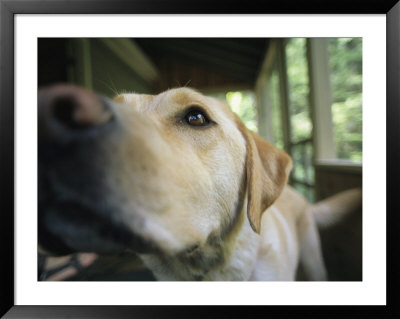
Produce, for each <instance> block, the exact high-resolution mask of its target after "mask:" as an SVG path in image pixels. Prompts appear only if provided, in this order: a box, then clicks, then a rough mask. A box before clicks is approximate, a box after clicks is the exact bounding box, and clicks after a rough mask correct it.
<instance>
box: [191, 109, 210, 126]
mask: <svg viewBox="0 0 400 319" xmlns="http://www.w3.org/2000/svg"><path fill="white" fill-rule="evenodd" d="M185 120H186V122H187V123H188V124H189V125H191V126H205V125H208V124H209V123H210V121H209V119H208V118H207V116H206V115H205V114H204V113H203V112H201V111H198V110H193V111H190V112H189V113H188V114H186V116H185Z"/></svg>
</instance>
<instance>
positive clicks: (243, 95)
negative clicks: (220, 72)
mask: <svg viewBox="0 0 400 319" xmlns="http://www.w3.org/2000/svg"><path fill="white" fill-rule="evenodd" d="M225 99H226V101H227V102H228V104H229V106H230V107H231V110H232V111H233V112H235V113H236V114H237V115H238V116H239V117H240V118H241V120H242V121H243V123H244V124H245V125H246V127H247V128H248V129H250V130H252V131H254V132H256V133H257V132H258V128H257V111H256V108H255V101H254V93H253V92H250V91H237V92H228V93H226V95H225Z"/></svg>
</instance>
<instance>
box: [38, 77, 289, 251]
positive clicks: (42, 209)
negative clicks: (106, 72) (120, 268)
mask: <svg viewBox="0 0 400 319" xmlns="http://www.w3.org/2000/svg"><path fill="white" fill-rule="evenodd" d="M38 104H39V242H40V244H41V245H42V246H44V248H47V250H49V251H54V252H59V253H69V252H73V251H93V252H117V251H121V250H125V249H131V250H134V251H138V252H150V251H153V250H154V251H161V252H163V253H166V254H174V253H178V252H181V251H184V250H186V249H189V248H190V247H195V246H199V245H202V244H203V243H205V242H206V241H207V238H209V237H210V235H212V234H220V233H221V232H223V231H224V230H225V231H227V230H229V229H230V228H231V227H232V223H233V222H234V221H235V220H236V217H237V215H238V214H239V212H240V211H241V208H242V203H243V198H244V196H245V194H247V196H248V197H247V215H248V218H249V221H250V225H251V226H252V228H253V229H254V231H255V232H259V231H260V222H261V214H262V213H263V211H264V210H265V209H266V208H267V207H268V206H270V205H271V204H272V203H273V202H274V200H275V199H276V198H277V197H278V196H279V194H280V192H281V191H282V189H283V187H284V185H285V183H286V181H287V176H288V174H289V171H290V168H291V160H290V158H289V157H288V156H287V155H286V154H285V153H284V152H283V151H280V150H278V149H276V148H275V147H273V146H272V145H271V144H269V143H268V142H266V141H264V140H263V139H261V138H260V137H258V136H257V135H256V134H254V133H252V132H250V131H249V130H247V129H246V127H245V126H244V125H243V123H242V122H241V121H240V120H239V118H238V117H237V116H236V115H234V114H233V113H232V112H231V111H230V109H229V107H228V106H227V105H226V104H225V103H223V102H221V101H219V100H216V99H214V98H210V97H206V96H204V95H202V94H200V93H198V92H196V91H194V90H192V89H188V88H179V89H173V90H169V91H166V92H164V93H161V94H159V95H156V96H150V95H141V94H122V95H119V96H117V97H116V98H115V99H114V100H113V101H111V100H108V99H105V98H101V97H98V96H96V95H94V94H92V93H90V92H88V91H85V90H83V89H80V88H77V87H74V86H67V85H58V86H52V87H48V88H44V89H41V90H39V102H38ZM246 190H247V192H246Z"/></svg>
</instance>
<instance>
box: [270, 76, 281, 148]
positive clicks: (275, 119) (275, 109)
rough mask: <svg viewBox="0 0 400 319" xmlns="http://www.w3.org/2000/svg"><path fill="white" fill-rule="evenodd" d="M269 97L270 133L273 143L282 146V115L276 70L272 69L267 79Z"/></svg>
mask: <svg viewBox="0 0 400 319" xmlns="http://www.w3.org/2000/svg"><path fill="white" fill-rule="evenodd" d="M269 81H270V82H269V97H270V101H271V105H272V110H271V116H272V133H273V138H274V141H273V142H274V144H275V145H276V146H277V147H278V148H282V149H283V147H284V145H283V144H284V143H283V130H282V115H281V108H280V98H279V78H278V72H277V71H276V70H274V71H273V72H272V74H271V77H270V79H269Z"/></svg>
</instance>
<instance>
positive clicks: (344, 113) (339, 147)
mask: <svg viewBox="0 0 400 319" xmlns="http://www.w3.org/2000/svg"><path fill="white" fill-rule="evenodd" d="M329 53H330V66H331V82H332V93H333V104H332V117H333V123H334V129H335V142H336V151H337V156H338V158H343V159H350V160H353V161H361V160H362V39H361V38H335V39H330V40H329Z"/></svg>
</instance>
